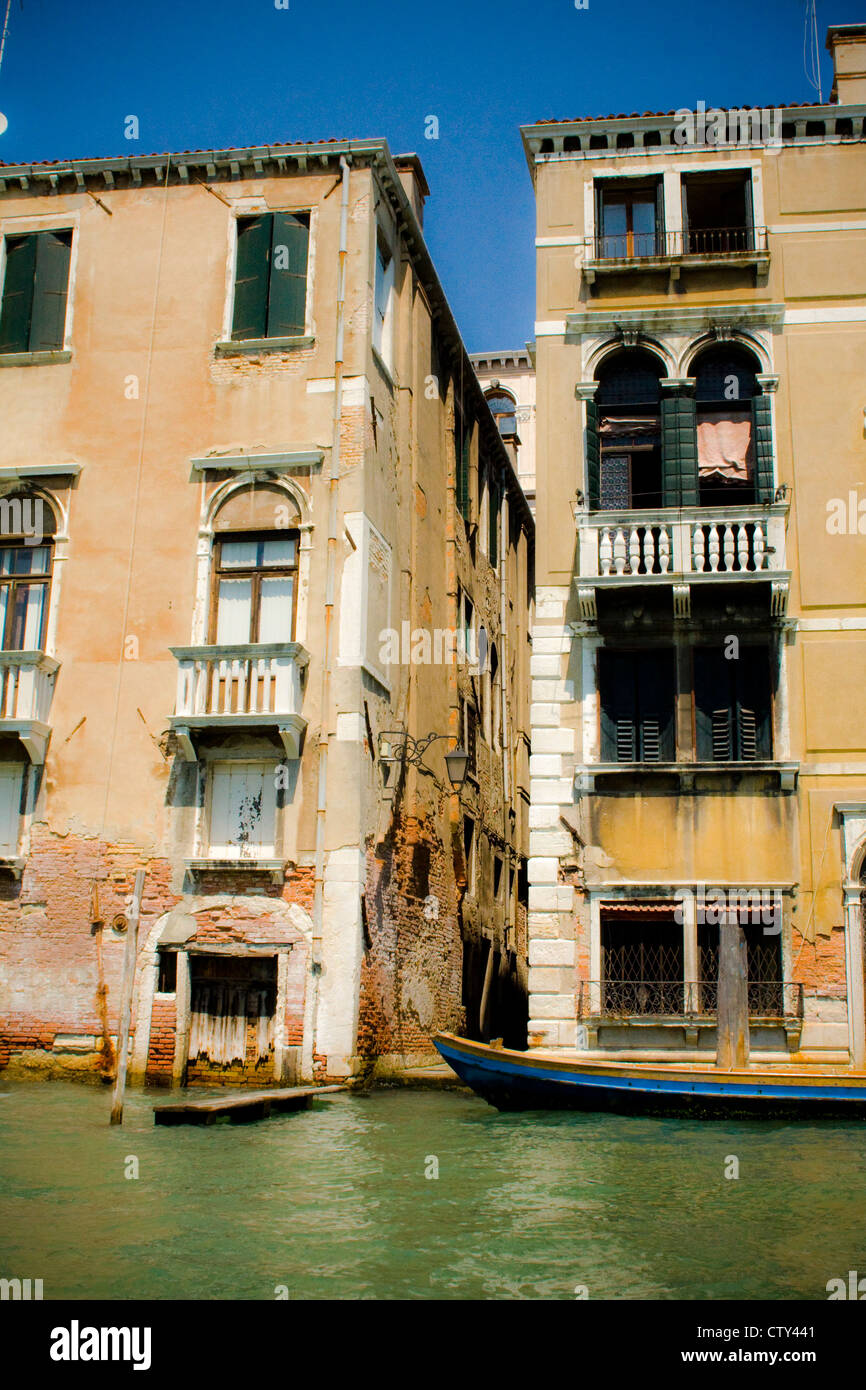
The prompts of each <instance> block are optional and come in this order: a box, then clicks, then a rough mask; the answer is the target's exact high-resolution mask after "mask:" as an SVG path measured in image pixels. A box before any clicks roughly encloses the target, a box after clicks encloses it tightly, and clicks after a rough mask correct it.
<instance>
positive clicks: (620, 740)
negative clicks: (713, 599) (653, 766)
mask: <svg viewBox="0 0 866 1390" xmlns="http://www.w3.org/2000/svg"><path fill="white" fill-rule="evenodd" d="M598 687H599V697H600V701H601V758H602V762H606V763H636V762H649V763H652V762H670V761H672V760H673V758H674V757H675V737H674V716H675V706H676V687H675V674H674V653H673V651H672V650H670V649H668V648H663V649H659V650H657V649H652V650H647V651H624V652H620V651H610V650H608V649H606V648H603V649H602V650H601V651H600V652H599V654H598Z"/></svg>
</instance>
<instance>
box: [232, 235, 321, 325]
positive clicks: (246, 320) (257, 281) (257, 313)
mask: <svg viewBox="0 0 866 1390" xmlns="http://www.w3.org/2000/svg"><path fill="white" fill-rule="evenodd" d="M309 242H310V215H309V213H300V212H269V213H263V214H262V215H261V216H259V217H241V218H239V219H238V247H237V261H236V266H235V302H234V316H233V320H232V338H234V339H236V340H238V339H239V340H245V339H250V338H297V337H300V336H301V335H302V334H303V333H304V329H305V327H306V305H307V259H308V255H309Z"/></svg>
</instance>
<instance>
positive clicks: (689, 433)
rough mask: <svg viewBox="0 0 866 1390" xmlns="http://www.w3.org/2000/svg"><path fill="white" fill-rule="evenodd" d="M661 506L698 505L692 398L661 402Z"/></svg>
mask: <svg viewBox="0 0 866 1390" xmlns="http://www.w3.org/2000/svg"><path fill="white" fill-rule="evenodd" d="M662 504H663V505H664V506H665V507H696V506H697V504H698V430H697V420H696V415H695V401H694V397H692V396H685V395H683V396H667V395H666V396H665V397H664V398H663V399H662Z"/></svg>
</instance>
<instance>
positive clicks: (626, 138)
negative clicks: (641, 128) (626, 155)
mask: <svg viewBox="0 0 866 1390" xmlns="http://www.w3.org/2000/svg"><path fill="white" fill-rule="evenodd" d="M616 147H617V149H618V150H632V149H634V135H633V134H632V132H631V131H630V130H621V131H620V133H619V134H618V135H617V137H616Z"/></svg>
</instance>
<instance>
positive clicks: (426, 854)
mask: <svg viewBox="0 0 866 1390" xmlns="http://www.w3.org/2000/svg"><path fill="white" fill-rule="evenodd" d="M429 892H430V846H429V845H427V844H423V843H422V844H417V845H413V846H412V877H411V882H410V885H409V893H410V894H411V896H412V897H414V898H426V897H427V895H428V893H429Z"/></svg>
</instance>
